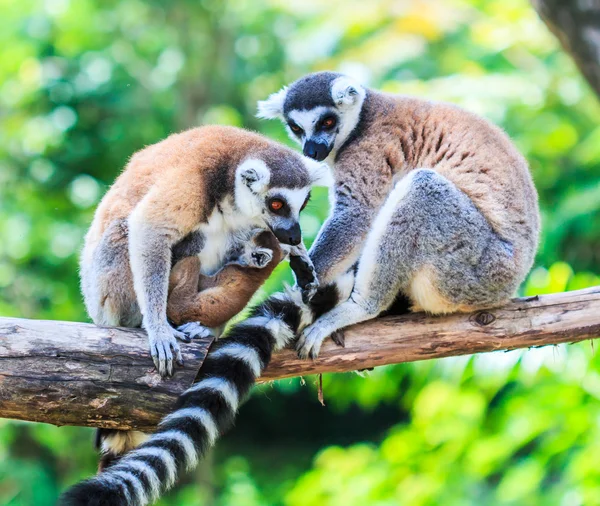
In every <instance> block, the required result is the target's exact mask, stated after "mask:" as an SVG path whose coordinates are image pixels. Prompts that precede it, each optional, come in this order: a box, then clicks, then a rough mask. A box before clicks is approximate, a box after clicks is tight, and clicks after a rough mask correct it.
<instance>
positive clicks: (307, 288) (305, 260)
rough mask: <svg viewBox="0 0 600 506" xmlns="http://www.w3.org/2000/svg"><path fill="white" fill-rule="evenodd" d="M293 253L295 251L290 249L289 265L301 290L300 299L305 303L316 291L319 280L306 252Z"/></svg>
mask: <svg viewBox="0 0 600 506" xmlns="http://www.w3.org/2000/svg"><path fill="white" fill-rule="evenodd" d="M294 253H295V251H294V250H293V249H292V250H291V251H290V267H291V268H292V270H293V271H294V274H295V276H296V283H297V284H298V286H299V287H300V290H301V291H302V300H303V301H304V303H305V304H306V303H308V302H309V301H310V300H311V299H312V298H313V297H314V295H315V293H317V289H318V288H319V280H318V279H317V272H316V271H315V268H314V266H313V264H312V262H311V261H310V258H309V257H308V256H307V255H306V254H300V255H296V254H294ZM300 253H303V252H300Z"/></svg>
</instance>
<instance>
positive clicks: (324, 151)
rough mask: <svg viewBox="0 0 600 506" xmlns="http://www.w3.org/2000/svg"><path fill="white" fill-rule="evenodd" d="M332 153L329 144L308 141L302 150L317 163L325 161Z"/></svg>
mask: <svg viewBox="0 0 600 506" xmlns="http://www.w3.org/2000/svg"><path fill="white" fill-rule="evenodd" d="M330 151H331V149H329V146H328V145H327V144H325V143H322V142H315V141H306V143H305V144H304V148H303V150H302V152H303V153H304V155H305V156H308V157H309V158H312V159H313V160H317V162H322V161H323V160H325V158H327V155H328V154H329V152H330Z"/></svg>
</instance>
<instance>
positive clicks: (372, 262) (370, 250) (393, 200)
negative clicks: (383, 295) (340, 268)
mask: <svg viewBox="0 0 600 506" xmlns="http://www.w3.org/2000/svg"><path fill="white" fill-rule="evenodd" d="M414 175H415V171H412V172H409V173H408V174H407V175H406V176H404V177H403V178H402V179H401V180H400V181H398V182H397V183H396V186H394V189H393V190H392V191H391V192H390V194H389V195H388V198H387V199H386V201H385V203H384V204H383V206H382V207H381V209H380V210H379V212H378V213H377V216H376V217H375V220H374V221H373V224H372V226H371V230H370V232H369V235H368V236H367V240H366V242H365V245H364V247H363V248H362V255H361V257H360V261H359V266H358V273H359V275H358V276H357V278H356V280H355V290H356V291H358V292H359V293H363V294H364V293H368V292H369V284H370V283H371V279H372V277H373V272H374V271H375V268H376V266H377V265H376V264H377V254H378V253H379V244H381V241H382V240H383V235H384V234H385V232H386V230H387V229H388V226H389V223H390V220H391V219H392V216H393V214H394V212H396V209H397V208H398V205H399V204H400V201H401V200H402V199H403V198H405V197H406V195H407V194H408V192H409V191H410V188H411V186H412V182H413V178H414Z"/></svg>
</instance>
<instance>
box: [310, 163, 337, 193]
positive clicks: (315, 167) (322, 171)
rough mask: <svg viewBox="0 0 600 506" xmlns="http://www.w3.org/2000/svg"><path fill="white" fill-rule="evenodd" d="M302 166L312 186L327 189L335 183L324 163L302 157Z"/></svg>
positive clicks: (327, 166)
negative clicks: (305, 169) (304, 167)
mask: <svg viewBox="0 0 600 506" xmlns="http://www.w3.org/2000/svg"><path fill="white" fill-rule="evenodd" d="M303 159H304V165H306V168H307V170H308V173H309V174H310V180H311V183H312V184H313V186H325V187H327V188H331V187H333V184H334V182H335V180H334V178H333V174H332V172H331V168H330V167H329V165H327V164H326V163H324V162H317V161H316V160H313V159H312V158H308V157H307V156H304V157H303Z"/></svg>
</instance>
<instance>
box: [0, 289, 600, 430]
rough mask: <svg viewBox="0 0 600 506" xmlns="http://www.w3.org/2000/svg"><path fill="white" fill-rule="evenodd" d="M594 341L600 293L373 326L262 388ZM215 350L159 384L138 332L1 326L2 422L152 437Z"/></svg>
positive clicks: (278, 366)
mask: <svg viewBox="0 0 600 506" xmlns="http://www.w3.org/2000/svg"><path fill="white" fill-rule="evenodd" d="M598 336H600V287H596V288H590V289H587V290H579V291H576V292H567V293H560V294H553V295H544V296H541V297H533V298H525V299H517V300H514V301H513V302H511V303H510V304H508V305H506V306H504V307H502V308H498V309H494V310H489V311H480V312H476V313H472V314H462V315H451V316H443V317H433V316H427V315H425V314H422V313H416V314H412V315H405V316H388V317H386V318H381V319H377V320H373V321H371V322H367V323H363V324H360V325H355V326H353V327H351V328H349V329H347V330H346V332H345V337H346V346H345V348H340V347H337V346H336V345H334V344H333V343H331V342H329V341H328V342H326V343H325V344H324V345H323V349H322V350H321V355H320V357H319V359H318V360H317V361H314V362H313V361H302V360H299V359H298V358H297V357H296V355H295V353H294V352H293V351H292V350H285V351H283V352H281V353H279V354H277V355H276V356H274V357H273V360H272V362H271V365H270V366H269V367H268V369H267V370H266V371H265V374H264V375H263V377H262V378H261V381H271V380H274V379H279V378H287V377H291V376H298V375H306V374H315V373H322V372H342V371H352V370H356V369H367V368H371V367H375V366H379V365H385V364H392V363H401V362H411V361H416V360H427V359H433V358H441V357H448V356H452V355H470V354H473V353H481V352H486V351H495V350H510V349H515V348H528V347H532V346H546V345H551V344H558V343H565V342H575V341H581V340H584V339H590V338H594V337H598ZM209 345H210V343H209V342H208V341H195V342H193V343H192V344H188V345H186V344H182V349H183V350H184V354H185V355H184V357H185V360H186V366H185V367H184V368H183V369H182V368H178V369H177V371H176V373H175V376H174V377H173V378H172V379H170V380H166V381H160V378H159V377H158V375H157V374H156V373H155V372H154V370H153V366H152V361H151V360H150V357H149V356H148V352H147V339H146V336H145V334H144V332H143V331H141V330H132V329H118V328H101V327H95V326H93V325H89V324H83V323H66V322H52V321H32V320H21V319H16V318H0V416H2V417H5V418H18V419H22V420H32V421H38V422H48V423H53V424H56V425H90V426H101V427H110V428H139V429H142V430H149V429H151V428H152V427H153V426H154V425H155V424H156V422H157V421H158V420H159V419H160V417H161V416H163V415H164V414H166V413H167V412H168V410H169V408H170V407H171V406H172V403H173V402H174V400H175V399H176V397H177V395H178V394H179V393H180V392H181V391H183V390H184V389H185V388H187V387H188V386H189V385H190V384H191V383H192V381H193V379H194V377H195V375H196V372H197V370H198V368H199V366H200V364H201V362H202V360H203V358H204V356H205V354H206V351H207V348H208V346H209Z"/></svg>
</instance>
